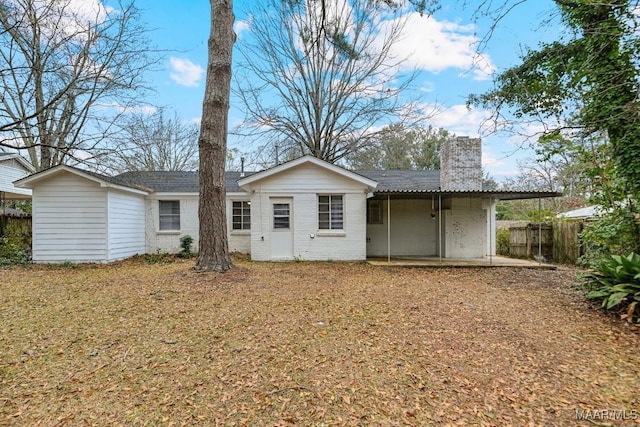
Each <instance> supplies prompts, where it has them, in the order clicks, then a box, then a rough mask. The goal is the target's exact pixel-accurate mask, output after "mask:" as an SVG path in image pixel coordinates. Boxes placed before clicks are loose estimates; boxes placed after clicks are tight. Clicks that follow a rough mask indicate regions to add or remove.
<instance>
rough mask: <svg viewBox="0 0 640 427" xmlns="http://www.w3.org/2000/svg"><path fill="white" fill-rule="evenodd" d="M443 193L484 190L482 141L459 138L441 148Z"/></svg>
mask: <svg viewBox="0 0 640 427" xmlns="http://www.w3.org/2000/svg"><path fill="white" fill-rule="evenodd" d="M440 188H441V189H442V191H480V190H482V141H481V140H480V138H469V137H468V136H459V137H457V138H454V139H449V140H447V141H446V142H445V143H444V144H442V146H441V147H440Z"/></svg>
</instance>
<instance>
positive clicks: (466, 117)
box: [136, 0, 557, 179]
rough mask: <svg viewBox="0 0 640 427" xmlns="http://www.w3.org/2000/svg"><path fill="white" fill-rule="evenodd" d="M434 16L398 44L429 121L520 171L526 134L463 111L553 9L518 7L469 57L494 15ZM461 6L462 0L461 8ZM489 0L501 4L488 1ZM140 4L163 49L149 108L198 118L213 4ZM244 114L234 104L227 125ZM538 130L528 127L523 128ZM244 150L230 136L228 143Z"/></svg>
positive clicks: (496, 163)
mask: <svg viewBox="0 0 640 427" xmlns="http://www.w3.org/2000/svg"><path fill="white" fill-rule="evenodd" d="M444 3H446V4H445V5H444V6H443V7H442V8H441V9H440V10H439V11H437V12H436V13H435V15H434V16H433V17H426V16H425V17H419V16H417V15H416V16H414V17H412V18H411V19H410V20H409V23H408V25H407V27H406V33H407V34H406V38H405V40H404V41H403V43H402V44H401V45H400V46H398V49H399V50H400V53H402V54H411V59H410V61H411V62H412V65H414V66H416V67H418V68H420V69H421V70H422V71H421V73H420V76H419V80H418V81H417V82H416V83H417V85H418V86H419V87H420V90H421V91H422V92H423V95H424V102H425V103H426V104H428V106H430V105H438V111H439V113H438V114H437V115H436V116H434V117H432V118H431V119H430V120H429V122H430V123H431V124H433V125H434V126H436V127H444V128H445V129H448V130H450V131H453V132H455V133H456V134H457V135H468V136H478V135H480V136H482V138H483V165H484V167H485V170H486V171H487V172H489V173H490V175H491V176H493V177H495V178H497V179H502V178H505V177H508V176H511V175H514V174H515V173H516V172H517V167H516V159H518V158H523V157H527V156H530V153H531V152H530V151H527V150H518V147H520V146H521V145H522V142H523V140H524V138H523V137H517V136H513V135H507V134H503V135H488V134H486V132H485V131H483V130H482V129H481V124H482V122H483V120H484V119H485V118H486V117H487V116H488V112H486V111H481V110H472V111H468V110H467V109H466V108H465V101H466V99H467V96H468V94H470V93H482V92H483V91H485V90H487V89H489V88H491V86H492V83H491V76H490V73H492V72H495V71H500V70H504V69H505V68H508V67H509V66H512V65H514V64H517V61H518V56H519V54H520V53H521V52H522V51H523V50H524V48H525V47H526V46H530V47H535V46H536V45H537V44H538V43H539V42H540V41H541V40H543V39H545V38H546V39H550V38H553V37H554V35H555V34H554V33H555V31H556V30H557V28H554V27H544V28H540V22H541V21H543V20H545V19H547V18H549V16H550V12H551V11H553V6H552V4H551V1H550V0H531V1H527V2H525V3H524V4H523V5H519V6H518V7H516V8H515V9H514V10H513V11H512V12H511V13H510V14H509V15H508V16H507V17H506V18H505V19H503V20H502V21H500V23H499V26H498V28H497V29H496V30H495V31H494V32H493V33H492V36H491V38H490V39H489V41H488V43H487V45H486V46H485V47H484V49H483V50H482V56H481V57H477V56H474V52H475V49H476V45H477V43H478V42H479V41H480V39H481V38H482V37H483V36H484V35H486V34H487V32H488V31H489V25H490V23H491V19H489V18H482V19H476V20H474V19H473V12H474V11H475V10H476V3H482V2H481V1H479V0H467V1H466V2H465V1H464V0H459V1H448V2H447V1H444ZM464 3H466V5H464ZM493 3H494V4H497V3H501V2H493ZM252 4H255V3H254V2H253V1H251V0H244V1H236V2H235V4H234V13H235V15H236V30H237V32H238V35H239V39H238V42H237V43H242V40H243V38H245V37H250V32H251V28H250V24H249V22H248V17H249V15H250V13H251V8H252V7H251V6H252ZM136 5H137V6H138V7H139V8H140V9H142V16H143V19H144V21H145V23H146V25H147V26H148V27H149V28H150V29H152V30H153V31H152V32H151V34H150V36H151V39H152V42H153V43H154V44H155V45H157V46H158V47H159V48H160V49H163V50H167V51H168V53H167V58H166V60H165V61H164V63H163V64H162V69H161V70H159V71H158V72H155V73H153V75H152V76H150V78H151V79H152V84H153V87H154V88H155V90H156V93H155V94H154V96H153V97H152V98H150V99H149V102H151V103H152V104H154V105H158V106H165V107H168V108H171V109H173V110H175V111H176V112H177V114H178V115H179V116H180V117H181V118H182V119H183V120H185V121H198V120H199V118H200V116H201V112H202V99H203V95H204V83H205V73H206V65H207V39H208V36H209V24H210V17H209V14H210V6H209V2H208V1H206V0H183V1H181V2H179V6H176V2H175V1H168V0H136ZM241 117H242V114H241V111H239V110H238V105H237V104H236V103H234V102H233V99H232V105H231V111H230V118H229V122H230V124H233V123H234V122H237V121H238V120H240V119H241ZM535 130H536V129H535V128H531V127H527V128H526V129H525V133H528V134H529V133H534V131H535ZM234 146H235V147H238V148H240V150H241V151H242V150H243V149H244V148H243V147H242V146H241V145H238V142H237V141H234V140H233V139H230V147H231V148H232V147H234Z"/></svg>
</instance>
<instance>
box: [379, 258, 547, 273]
mask: <svg viewBox="0 0 640 427" xmlns="http://www.w3.org/2000/svg"><path fill="white" fill-rule="evenodd" d="M367 262H368V263H369V264H371V265H376V266H381V267H416V268H420V267H425V268H427V267H430V268H431V267H474V268H475V267H514V268H538V269H544V270H555V269H557V266H555V265H553V264H545V263H539V262H537V261H533V260H528V259H517V258H507V257H502V256H494V257H491V258H490V257H485V258H474V259H451V258H443V259H440V258H391V262H389V261H388V260H387V258H369V259H367Z"/></svg>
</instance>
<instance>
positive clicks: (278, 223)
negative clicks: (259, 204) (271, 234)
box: [271, 202, 291, 232]
mask: <svg viewBox="0 0 640 427" xmlns="http://www.w3.org/2000/svg"><path fill="white" fill-rule="evenodd" d="M284 206H286V207H287V208H286V213H276V211H278V210H280V211H282V212H284ZM271 209H272V211H273V212H272V219H273V222H272V224H271V227H272V230H273V231H276V232H277V231H290V230H291V203H290V202H272V203H271ZM284 218H286V219H287V223H286V226H285V223H284V222H282V220H283V219H284Z"/></svg>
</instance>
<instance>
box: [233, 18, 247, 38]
mask: <svg viewBox="0 0 640 427" xmlns="http://www.w3.org/2000/svg"><path fill="white" fill-rule="evenodd" d="M233 31H235V33H236V35H237V36H238V38H240V37H242V33H244V32H248V31H251V20H247V21H236V22H235V23H234V24H233Z"/></svg>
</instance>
